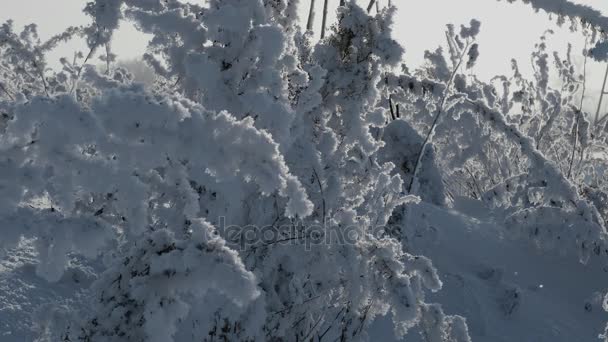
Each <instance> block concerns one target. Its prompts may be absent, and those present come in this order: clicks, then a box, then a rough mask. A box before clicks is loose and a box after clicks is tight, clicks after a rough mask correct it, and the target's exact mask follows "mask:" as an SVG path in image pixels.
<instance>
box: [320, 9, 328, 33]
mask: <svg viewBox="0 0 608 342" xmlns="http://www.w3.org/2000/svg"><path fill="white" fill-rule="evenodd" d="M328 2H329V0H325V3H324V4H323V21H322V22H321V39H323V38H325V25H326V24H327V7H328V6H329V4H328Z"/></svg>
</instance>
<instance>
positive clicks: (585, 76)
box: [566, 39, 588, 179]
mask: <svg viewBox="0 0 608 342" xmlns="http://www.w3.org/2000/svg"><path fill="white" fill-rule="evenodd" d="M587 43H588V40H587V39H586V40H585V51H587ZM586 86H587V53H585V61H584V62H583V91H582V93H581V103H580V105H579V106H578V110H579V113H578V115H577V116H576V124H575V125H574V143H573V146H572V154H571V155H570V163H569V165H568V176H567V177H566V178H568V179H570V178H571V176H572V165H573V164H574V156H575V154H576V145H577V143H578V139H579V136H578V127H579V124H580V118H581V116H582V112H583V102H584V101H585V91H586ZM582 155H583V151H581V156H582Z"/></svg>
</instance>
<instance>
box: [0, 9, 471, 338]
mask: <svg viewBox="0 0 608 342" xmlns="http://www.w3.org/2000/svg"><path fill="white" fill-rule="evenodd" d="M296 4H297V3H296V2H294V1H261V0H223V1H219V0H218V1H213V0H212V1H209V4H208V6H205V7H202V6H198V5H193V4H188V3H182V2H179V1H161V0H158V1H140V0H124V1H108V0H96V1H91V2H89V3H88V4H87V6H86V8H85V12H86V13H88V14H89V15H90V16H91V17H92V18H93V21H94V22H93V24H92V25H91V26H89V27H85V28H79V29H75V30H74V32H77V33H78V34H82V35H84V36H85V37H86V38H87V42H88V44H89V47H90V51H91V52H90V53H89V56H86V57H85V58H84V61H83V63H84V62H86V61H87V60H88V59H89V57H90V55H91V54H92V53H93V52H94V51H97V50H100V49H101V48H103V47H105V48H106V57H105V58H106V60H107V61H111V60H113V59H114V56H113V55H112V54H111V53H110V52H109V49H108V46H109V44H110V41H111V37H112V34H113V32H114V30H115V29H116V28H117V26H118V24H119V23H120V21H122V20H131V21H132V22H133V23H134V24H135V25H136V27H138V28H139V29H141V30H142V31H144V32H146V33H149V34H151V35H152V39H151V41H150V45H149V49H148V54H146V56H145V59H146V61H147V62H148V63H149V64H150V65H151V66H152V67H153V68H154V70H155V72H156V73H157V77H158V79H159V80H160V81H159V82H158V83H157V86H156V87H152V88H151V89H147V88H144V87H143V85H140V84H137V83H134V82H133V78H132V75H130V74H129V73H128V72H127V71H126V70H124V69H121V68H108V69H107V73H103V74H102V73H99V72H98V71H97V70H96V68H94V67H91V66H87V65H76V63H75V62H74V63H68V62H66V61H64V71H62V72H64V73H65V77H63V76H62V79H63V83H62V84H63V87H53V86H51V83H50V82H49V79H50V78H53V77H55V76H51V75H59V74H60V73H59V74H54V73H53V72H52V71H48V70H45V69H44V67H42V66H40V65H42V61H43V60H44V53H43V52H44V51H45V50H44V49H42V48H40V47H38V45H39V44H38V43H35V44H34V43H32V44H29V43H28V44H26V43H24V42H27V41H28V40H27V39H29V38H27V35H25V36H24V37H25V38H23V37H21V38H19V37H17V36H16V35H14V34H13V33H12V31H11V30H10V25H9V26H7V28H6V29H5V31H6V36H7V37H9V38H10V39H13V41H14V42H15V43H14V44H13V45H14V46H19V47H21V46H22V45H23V46H24V47H23V48H22V49H21V50H22V52H19V54H21V55H22V57H23V56H25V57H28V56H30V55H31V56H33V57H31V58H30V59H31V61H35V63H36V65H39V67H34V69H32V70H29V69H25V66H23V67H21V68H18V66H15V70H13V72H11V73H7V74H4V75H3V82H4V80H5V79H6V81H7V82H4V83H3V84H5V83H8V81H9V80H10V81H11V82H12V80H13V78H16V77H25V76H23V75H26V76H27V75H30V74H34V75H37V76H33V77H30V78H28V79H27V80H26V81H27V82H25V83H26V84H27V85H28V86H27V87H25V86H24V87H19V88H11V89H7V91H6V92H5V96H3V97H2V102H0V110H1V111H2V113H4V114H5V116H4V117H3V123H2V134H1V136H0V139H1V145H0V146H1V147H0V149H1V151H2V154H1V156H2V159H1V164H0V165H2V169H3V170H4V172H2V174H1V175H0V177H1V178H0V184H1V185H2V186H1V187H0V194H1V195H2V196H1V197H2V200H1V202H0V203H1V205H0V213H1V217H2V231H3V236H5V238H3V240H2V242H1V244H2V247H3V248H11V247H15V246H18V244H19V242H20V241H32V242H33V243H34V244H35V246H36V248H37V251H38V253H39V258H40V260H39V264H38V267H37V272H38V274H39V275H41V276H43V277H45V278H46V279H47V280H49V281H55V280H57V279H59V278H60V277H61V276H62V274H63V272H64V270H65V269H66V267H67V266H68V265H69V264H70V263H71V258H72V257H73V256H75V255H78V256H80V255H82V256H85V257H87V258H89V260H91V263H92V264H94V265H95V269H96V270H97V271H98V272H99V278H98V280H97V281H96V282H95V284H94V285H93V287H92V288H91V289H90V294H91V296H90V303H88V304H90V305H89V306H88V310H82V311H78V312H70V310H66V312H65V315H64V317H63V318H61V319H59V318H57V317H55V318H54V320H55V321H54V322H50V323H48V324H47V325H46V326H47V327H53V328H52V331H51V332H49V331H46V332H45V335H46V336H50V337H49V339H51V340H58V339H64V340H79V339H80V340H85V341H140V340H159V341H160V340H163V341H165V340H170V339H172V338H173V339H174V340H184V339H190V340H207V339H209V340H212V339H214V338H216V337H217V338H224V339H230V340H264V339H266V340H294V341H296V340H308V339H311V338H312V337H316V338H317V339H319V340H320V339H322V338H323V339H332V340H335V339H340V340H358V339H362V338H365V336H366V327H367V326H368V325H369V324H370V322H371V321H372V320H373V319H374V318H375V317H377V316H379V315H386V314H387V313H389V312H390V313H391V316H392V319H393V325H394V328H395V333H396V334H397V335H398V336H403V335H404V334H405V333H406V332H407V331H408V329H409V328H411V327H413V326H415V325H417V324H418V323H420V322H422V321H423V320H424V322H425V323H424V325H423V329H424V330H425V331H429V334H430V333H431V332H432V333H433V334H435V335H436V336H443V337H442V338H445V339H447V340H450V339H456V340H458V341H466V340H467V339H468V337H467V331H466V325H465V324H464V319H463V318H461V317H452V316H447V315H445V314H443V313H442V312H441V310H440V307H439V306H437V305H433V306H432V308H433V309H432V312H433V313H432V315H433V318H432V319H430V318H429V315H431V314H430V313H429V312H430V311H429V308H430V306H428V304H426V303H425V293H426V291H428V290H430V291H437V290H439V289H440V288H441V281H440V280H439V278H438V275H437V273H436V270H435V269H434V268H433V266H432V264H431V262H430V260H428V259H427V258H424V257H421V256H415V255H411V254H408V253H406V252H405V251H404V249H403V247H402V245H401V242H400V241H399V240H397V239H395V238H392V237H390V236H388V235H386V234H382V230H381V229H378V228H381V227H383V226H384V225H386V224H387V221H388V219H389V218H390V217H391V215H392V213H393V211H394V209H395V208H396V207H398V206H401V205H404V204H406V203H409V202H416V201H418V198H417V197H414V196H407V195H406V193H405V191H404V184H403V179H402V178H401V175H400V173H401V172H399V171H397V170H395V164H394V162H395V161H396V160H394V158H399V162H400V163H401V165H400V166H402V165H403V163H404V162H405V161H404V160H403V159H404V155H399V154H398V153H395V152H394V151H392V152H387V150H386V149H385V150H384V151H385V152H382V153H381V152H380V150H381V148H383V146H384V145H385V142H384V141H383V137H382V135H381V134H378V133H381V132H382V131H383V130H384V128H385V125H386V118H387V116H386V112H385V107H384V106H385V103H384V101H383V96H382V95H381V90H380V89H379V88H378V85H379V84H381V79H382V77H383V75H385V74H386V73H387V72H389V70H390V69H391V68H392V67H394V66H395V65H396V64H398V63H399V61H400V60H401V54H402V49H401V48H400V47H399V45H398V44H397V43H396V42H395V41H394V40H393V39H392V38H391V29H390V28H391V24H392V16H393V15H394V11H395V9H394V8H393V7H389V8H387V9H384V10H382V11H380V12H379V13H378V14H377V15H376V16H374V17H372V16H369V15H368V14H367V13H366V12H365V11H364V10H363V9H361V8H360V7H358V6H357V5H356V4H354V3H351V2H348V3H346V4H345V6H341V7H340V8H339V9H338V22H337V24H336V25H335V27H333V28H332V29H331V32H330V33H329V34H328V36H327V37H326V39H324V40H322V41H320V42H319V43H316V44H315V43H314V42H312V41H311V40H310V37H309V35H308V34H305V33H302V32H300V30H299V28H298V26H297V22H296V16H295V12H294V11H295V6H296ZM70 32H71V31H70ZM74 34H75V33H74ZM465 34H470V33H466V32H465ZM26 38H27V39H26ZM21 50H19V51H21ZM2 51H3V53H6V54H7V56H9V55H10V56H16V52H15V50H2ZM470 55H471V56H472V55H474V53H472V54H470ZM77 57H80V56H77ZM7 58H8V57H7ZM31 61H29V62H27V61H26V62H24V63H25V64H27V67H28V68H32V67H31V65H33V64H32V63H31ZM28 63H29V64H28ZM11 84H12V83H11ZM17 84H19V83H17ZM53 84H54V83H53ZM403 124H404V122H403V123H401V125H403ZM399 125H400V124H399V123H393V124H392V126H393V127H395V128H389V133H390V132H391V130H394V129H397V128H398V127H400V126H399ZM389 127H390V126H389ZM414 133H415V132H414V131H413V130H411V129H410V130H409V131H408V130H404V131H402V132H393V133H391V134H393V135H397V136H399V137H401V138H403V141H412V142H415V143H416V144H417V145H418V146H419V147H420V148H422V146H423V145H424V144H421V141H420V140H419V139H420V138H419V136H417V135H415V136H414ZM410 134H412V135H413V136H412V137H409V136H408V135H410ZM400 147H401V146H400V145H399V144H397V145H388V148H389V149H390V148H400ZM429 151H431V149H426V150H425V155H426V156H427V158H426V160H425V161H424V163H423V164H421V170H420V171H419V172H423V173H426V172H427V167H429V168H430V166H431V165H432V159H430V158H431V156H432V152H429ZM405 157H406V158H407V156H405ZM429 170H435V169H434V168H430V169H429ZM415 173H416V172H414V173H412V175H415ZM429 175H430V176H427V175H426V174H425V175H419V183H421V184H423V185H421V186H420V189H423V190H424V191H425V193H427V192H428V193H429V194H435V195H433V196H431V197H428V199H429V200H432V201H434V202H437V203H441V202H442V200H443V198H442V197H441V196H440V194H441V195H442V190H441V185H440V184H431V183H434V182H436V181H438V180H439V178H438V176H437V174H432V175H431V174H429ZM403 176H406V174H405V173H403ZM425 179H428V182H429V184H424V182H425V181H424V180H425ZM426 189H428V190H426ZM425 199H426V197H425ZM80 304H82V303H80ZM59 313H60V312H59V311H58V315H59ZM437 334H440V335H437Z"/></svg>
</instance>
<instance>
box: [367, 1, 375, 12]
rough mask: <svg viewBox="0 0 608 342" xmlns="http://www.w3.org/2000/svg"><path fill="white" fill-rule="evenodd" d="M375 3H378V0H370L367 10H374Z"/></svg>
mask: <svg viewBox="0 0 608 342" xmlns="http://www.w3.org/2000/svg"><path fill="white" fill-rule="evenodd" d="M375 3H376V0H369V5H367V12H368V13H369V12H370V11H371V10H372V7H374V4H375Z"/></svg>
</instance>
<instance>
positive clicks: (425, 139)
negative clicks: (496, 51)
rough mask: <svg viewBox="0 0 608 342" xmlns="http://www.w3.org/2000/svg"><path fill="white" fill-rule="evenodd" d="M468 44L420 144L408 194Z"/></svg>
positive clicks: (468, 44) (468, 43)
mask: <svg viewBox="0 0 608 342" xmlns="http://www.w3.org/2000/svg"><path fill="white" fill-rule="evenodd" d="M470 44H471V43H470V42H467V45H466V46H465V48H464V49H463V50H462V54H461V55H460V61H458V64H457V65H456V67H455V68H454V71H452V74H451V75H450V78H449V80H448V84H447V88H446V89H445V92H444V94H443V97H442V99H441V102H440V105H439V108H437V114H435V118H434V119H433V123H432V124H431V127H430V128H429V131H428V133H427V134H426V137H425V138H424V141H423V142H422V146H421V147H420V151H419V152H418V157H417V158H416V164H414V173H413V174H412V179H411V180H410V184H409V186H408V188H407V192H408V193H411V192H412V187H413V186H414V181H415V180H416V175H417V174H418V171H419V169H420V164H421V161H422V158H423V156H424V152H425V150H426V147H427V145H428V144H429V141H430V140H431V136H432V135H433V133H434V131H435V127H437V123H438V122H439V117H440V116H441V113H442V112H443V107H444V106H445V103H446V101H447V98H448V94H449V93H450V90H451V88H452V83H453V81H454V78H455V77H456V74H457V73H458V69H460V66H461V65H462V62H463V60H464V56H465V55H466V53H467V51H468V50H469V46H470Z"/></svg>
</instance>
